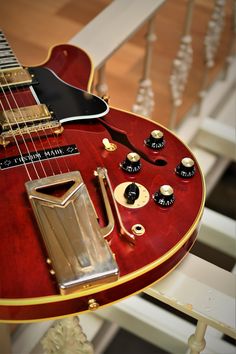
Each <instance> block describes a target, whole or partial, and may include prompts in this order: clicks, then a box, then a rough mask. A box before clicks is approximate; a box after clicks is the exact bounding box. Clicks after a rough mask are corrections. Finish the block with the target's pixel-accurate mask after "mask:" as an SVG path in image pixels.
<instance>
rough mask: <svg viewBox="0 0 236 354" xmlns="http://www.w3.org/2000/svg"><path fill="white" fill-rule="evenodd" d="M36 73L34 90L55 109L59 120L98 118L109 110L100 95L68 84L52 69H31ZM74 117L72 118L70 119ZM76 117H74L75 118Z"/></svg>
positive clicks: (46, 103)
mask: <svg viewBox="0 0 236 354" xmlns="http://www.w3.org/2000/svg"><path fill="white" fill-rule="evenodd" d="M29 71H30V73H31V74H34V77H35V80H36V83H35V84H33V88H34V91H35V92H36V95H37V97H38V98H39V100H40V103H43V104H45V105H47V106H48V108H49V109H50V111H53V116H54V118H55V119H56V120H59V121H62V120H63V121H67V120H68V121H69V120H74V119H75V117H77V119H89V118H98V117H102V116H104V115H105V114H106V113H107V112H108V106H107V104H106V102H105V101H104V100H102V99H101V98H100V97H98V96H95V95H92V94H90V93H88V92H86V91H83V90H81V89H79V88H75V87H73V86H70V85H68V84H67V83H65V82H64V81H62V80H61V79H60V78H58V77H57V76H56V75H55V74H54V73H53V72H52V71H51V70H50V69H47V68H44V67H36V68H30V69H29ZM70 118H72V119H70ZM73 118H74V119H73Z"/></svg>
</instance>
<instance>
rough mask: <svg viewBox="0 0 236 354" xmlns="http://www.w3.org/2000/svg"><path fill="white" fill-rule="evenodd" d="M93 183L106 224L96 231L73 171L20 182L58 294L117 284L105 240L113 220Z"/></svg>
mask: <svg viewBox="0 0 236 354" xmlns="http://www.w3.org/2000/svg"><path fill="white" fill-rule="evenodd" d="M98 174H99V176H100V174H101V176H100V177H101V178H99V183H100V187H101V191H102V195H103V199H104V204H105V208H106V212H107V219H108V224H107V225H106V226H105V227H100V226H99V223H98V220H97V214H96V211H95V209H94V206H93V203H92V201H91V199H90V196H89V193H88V190H87V188H86V186H85V184H84V183H83V180H82V177H81V174H80V172H79V171H74V172H69V173H64V174H61V175H56V176H51V177H46V178H42V179H38V180H35V181H29V182H27V183H26V189H27V192H28V196H29V199H30V202H31V205H32V207H33V210H34V214H35V217H36V219H37V222H38V225H39V228H40V231H41V234H42V237H43V240H44V243H45V246H46V249H47V252H48V256H49V259H50V263H51V266H52V268H53V272H55V276H56V278H57V282H58V286H59V289H60V292H61V293H62V294H68V293H72V292H75V291H77V290H79V289H83V288H88V287H91V286H94V285H98V284H103V283H107V282H110V281H114V280H116V279H117V277H118V274H119V269H118V266H117V264H116V261H115V259H114V256H113V254H112V251H111V250H110V247H109V245H108V243H107V241H106V240H105V237H106V236H108V235H109V234H110V233H111V232H112V230H113V228H114V218H113V215H112V211H111V207H110V204H109V201H108V196H107V193H106V189H105V184H104V174H103V169H98Z"/></svg>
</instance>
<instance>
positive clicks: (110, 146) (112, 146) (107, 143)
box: [102, 138, 117, 151]
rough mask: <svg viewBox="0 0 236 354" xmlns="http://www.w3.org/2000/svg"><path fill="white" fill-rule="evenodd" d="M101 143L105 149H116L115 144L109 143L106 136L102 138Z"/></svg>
mask: <svg viewBox="0 0 236 354" xmlns="http://www.w3.org/2000/svg"><path fill="white" fill-rule="evenodd" d="M102 143H103V145H104V147H105V149H106V150H107V151H115V150H116V149H117V146H116V144H114V143H110V141H109V140H108V139H107V138H104V139H103V140H102Z"/></svg>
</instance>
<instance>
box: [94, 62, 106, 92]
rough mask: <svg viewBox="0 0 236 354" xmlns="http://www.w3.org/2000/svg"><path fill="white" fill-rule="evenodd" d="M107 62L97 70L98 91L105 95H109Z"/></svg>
mask: <svg viewBox="0 0 236 354" xmlns="http://www.w3.org/2000/svg"><path fill="white" fill-rule="evenodd" d="M105 69H106V67H105V64H103V65H102V66H101V67H100V68H99V69H98V72H97V84H96V91H97V94H98V96H100V97H103V96H106V95H107V92H108V86H107V83H106V72H105Z"/></svg>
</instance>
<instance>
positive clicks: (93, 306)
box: [88, 299, 99, 311]
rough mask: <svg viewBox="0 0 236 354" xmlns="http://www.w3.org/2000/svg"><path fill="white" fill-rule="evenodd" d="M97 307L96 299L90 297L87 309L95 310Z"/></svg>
mask: <svg viewBox="0 0 236 354" xmlns="http://www.w3.org/2000/svg"><path fill="white" fill-rule="evenodd" d="M98 308H99V304H98V303H97V301H96V300H95V299H90V300H89V301H88V309H89V310H90V311H95V310H97V309H98Z"/></svg>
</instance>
